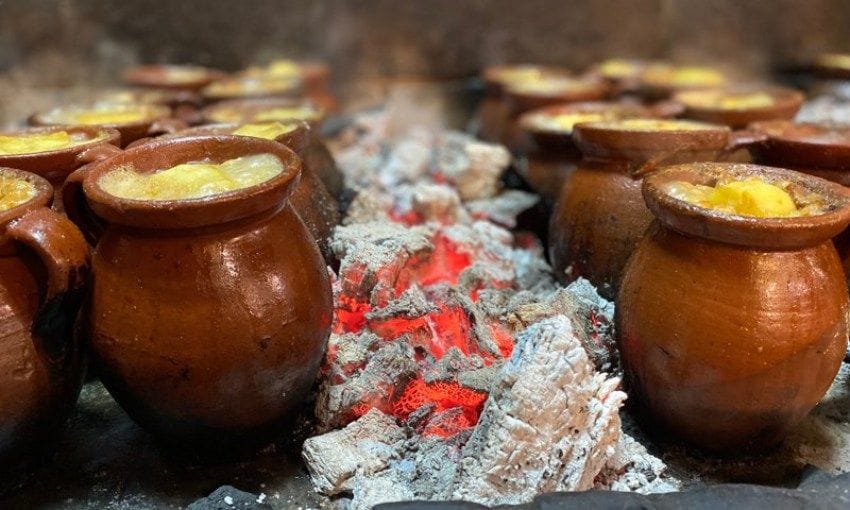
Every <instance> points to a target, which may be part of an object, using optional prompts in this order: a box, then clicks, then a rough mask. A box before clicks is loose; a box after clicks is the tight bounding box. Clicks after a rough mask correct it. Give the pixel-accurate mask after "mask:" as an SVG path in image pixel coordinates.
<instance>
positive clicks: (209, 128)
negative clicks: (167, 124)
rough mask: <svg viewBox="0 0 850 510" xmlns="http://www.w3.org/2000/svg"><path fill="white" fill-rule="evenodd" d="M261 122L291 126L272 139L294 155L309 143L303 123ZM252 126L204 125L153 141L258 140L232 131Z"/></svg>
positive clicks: (307, 133) (162, 136)
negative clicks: (225, 137)
mask: <svg viewBox="0 0 850 510" xmlns="http://www.w3.org/2000/svg"><path fill="white" fill-rule="evenodd" d="M262 122H281V123H282V124H292V125H293V126H294V127H293V128H292V129H291V130H289V131H286V132H285V133H281V134H279V135H278V136H276V137H275V138H274V140H272V141H274V142H277V143H282V144H283V145H286V146H287V147H289V148H290V149H292V150H293V151H294V152H295V153H300V152H301V151H303V150H304V149H306V148H307V146H308V145H309V143H310V133H311V131H312V130H311V128H310V125H309V124H308V123H307V122H305V121H303V120H299V121H293V122H285V121H262ZM247 124H254V123H253V122H242V123H226V122H222V123H218V124H204V125H202V126H193V127H190V128H186V129H182V130H180V131H178V132H176V133H171V134H167V135H161V136H159V137H157V138H154V139H152V140H150V141H153V140H161V139H175V138H191V137H197V136H207V135H228V136H242V137H246V138H259V137H256V136H250V135H235V134H233V131H235V130H236V129H239V128H240V127H242V126H244V125H247ZM260 139H262V140H268V138H260Z"/></svg>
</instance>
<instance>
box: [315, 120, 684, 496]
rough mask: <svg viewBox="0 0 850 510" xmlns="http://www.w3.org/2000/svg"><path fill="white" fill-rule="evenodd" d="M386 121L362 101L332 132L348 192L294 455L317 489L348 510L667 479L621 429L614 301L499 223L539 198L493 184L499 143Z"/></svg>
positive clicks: (642, 487)
mask: <svg viewBox="0 0 850 510" xmlns="http://www.w3.org/2000/svg"><path fill="white" fill-rule="evenodd" d="M389 125H390V123H389V121H388V117H387V115H386V114H384V113H382V112H378V113H372V114H368V115H363V116H361V117H359V118H357V119H356V121H355V123H354V124H353V125H352V126H351V127H349V128H348V129H347V130H346V131H345V132H343V133H342V134H341V135H340V136H339V137H338V138H337V139H336V140H335V143H334V144H333V145H332V147H333V150H334V155H335V158H336V159H337V163H338V164H339V166H340V169H341V170H342V172H343V174H344V175H345V177H346V179H347V183H348V185H349V186H350V187H352V188H353V189H355V190H356V191H357V194H356V197H355V198H354V199H353V201H352V203H351V205H350V207H349V210H348V214H347V216H346V219H345V220H344V222H343V225H342V226H340V227H338V228H337V230H336V232H335V235H334V238H333V241H332V247H333V250H334V253H335V254H336V256H337V257H338V258H339V260H340V261H341V262H340V268H339V271H338V275H337V277H336V279H335V282H334V300H335V317H334V331H333V334H332V335H331V339H330V342H329V347H328V352H327V355H326V359H325V361H324V365H323V369H322V375H321V381H320V390H319V395H318V397H317V403H316V408H315V414H316V418H317V421H318V424H319V432H320V434H319V435H317V436H314V437H311V438H309V439H307V440H306V441H305V443H304V446H303V451H302V456H303V458H304V460H305V462H306V464H307V467H308V470H309V472H310V476H311V479H312V481H313V484H314V486H315V488H316V490H317V491H318V492H320V493H322V494H324V495H326V496H328V497H329V498H332V499H334V500H335V501H337V502H338V504H339V505H340V506H341V507H344V508H351V509H355V510H359V509H366V508H371V507H372V506H373V505H375V504H378V503H385V502H393V501H406V500H414V499H417V500H445V499H455V500H467V501H472V502H477V503H483V504H513V503H523V502H528V501H530V500H531V499H532V498H533V497H534V496H536V495H537V494H540V493H543V492H550V491H577V490H587V489H592V488H603V489H612V490H626V491H639V492H664V491H670V490H675V489H676V488H677V482H676V481H675V480H674V479H672V478H670V477H669V476H667V475H666V474H665V469H666V467H665V465H664V464H663V462H661V461H660V460H659V459H658V458H656V457H653V456H652V455H650V454H649V453H648V452H647V451H646V449H645V448H644V447H643V446H641V445H640V444H639V443H638V442H636V441H635V440H634V439H632V438H631V437H630V436H628V435H627V434H625V433H624V432H623V430H622V427H621V422H620V416H619V411H620V408H621V406H622V405H623V402H624V400H625V398H626V395H625V394H624V393H623V392H622V391H620V390H619V387H620V379H619V377H618V375H617V359H616V349H615V346H614V340H613V337H612V323H613V311H614V309H613V305H612V304H611V303H610V302H607V301H605V300H604V299H602V298H600V297H599V296H598V295H597V294H596V290H595V289H594V288H593V286H592V285H590V284H589V283H588V282H586V281H577V282H575V283H573V284H572V285H570V286H568V287H566V288H562V287H559V286H558V285H557V284H556V282H555V280H554V278H553V275H552V273H551V269H550V267H549V266H548V264H547V263H546V262H545V259H544V257H543V251H542V247H541V246H540V244H539V242H538V241H537V239H536V238H535V237H534V236H531V235H528V234H523V233H514V232H512V231H511V229H512V228H513V227H514V226H515V224H516V217H517V215H518V214H520V213H521V212H522V211H523V210H525V209H527V208H529V207H531V206H532V205H534V204H535V202H536V201H537V199H538V198H537V196H536V195H532V194H529V193H525V192H522V191H517V190H502V189H500V185H499V182H500V181H499V177H500V175H501V174H502V172H503V171H504V170H505V168H506V167H507V166H508V165H509V164H510V155H509V153H508V152H507V151H506V150H505V149H504V148H503V147H501V146H497V145H491V144H485V143H482V142H479V141H476V140H475V139H473V138H470V137H468V136H467V135H465V134H462V133H457V132H449V131H440V130H428V129H424V128H423V129H415V128H414V129H407V130H405V131H404V132H403V133H401V134H396V133H391V132H390V129H389Z"/></svg>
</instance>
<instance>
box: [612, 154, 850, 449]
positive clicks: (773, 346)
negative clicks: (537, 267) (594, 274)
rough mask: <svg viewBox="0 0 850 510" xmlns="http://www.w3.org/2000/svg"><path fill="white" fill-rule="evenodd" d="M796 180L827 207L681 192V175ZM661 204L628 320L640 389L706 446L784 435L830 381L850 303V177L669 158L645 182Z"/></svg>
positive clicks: (665, 420) (765, 441)
mask: <svg viewBox="0 0 850 510" xmlns="http://www.w3.org/2000/svg"><path fill="white" fill-rule="evenodd" d="M753 176H754V177H758V178H761V179H765V180H767V181H768V182H781V181H784V182H790V183H792V186H793V187H794V188H796V189H797V190H799V192H800V195H801V196H804V195H806V194H808V193H815V194H817V195H818V196H820V197H823V199H824V202H825V205H826V212H825V213H823V214H820V215H816V216H803V217H795V218H752V217H742V216H736V215H730V214H724V213H721V212H718V211H712V210H709V209H704V208H702V207H699V206H695V205H691V204H689V203H687V202H684V201H681V200H677V199H674V198H672V197H671V196H670V195H669V194H667V193H666V192H665V191H664V189H663V186H664V184H665V183H667V182H670V181H686V182H691V183H699V184H706V185H713V184H714V183H715V182H716V181H717V180H718V179H722V178H728V177H731V178H735V179H737V178H747V177H753ZM643 194H644V197H645V198H646V203H647V205H648V206H649V209H650V210H651V211H652V213H653V215H654V216H655V218H656V221H655V222H654V223H653V225H652V227H650V229H649V231H648V233H647V235H646V237H644V238H643V239H642V240H641V241H640V243H639V244H638V246H637V249H636V250H635V253H634V256H633V257H632V258H631V260H630V261H629V264H628V266H627V268H626V270H625V275H624V278H623V282H622V286H621V288H620V293H619V296H618V298H617V307H616V309H617V318H616V322H617V332H618V336H619V344H620V353H621V356H622V363H623V367H624V369H625V374H626V378H627V382H628V384H629V387H630V388H631V391H630V395H631V396H633V397H634V398H635V399H637V400H638V401H639V402H640V403H641V404H642V406H643V407H644V409H645V410H646V411H648V415H649V417H651V418H652V419H654V421H656V422H657V423H658V424H660V425H661V426H663V427H664V428H665V429H667V430H669V431H672V432H673V433H675V434H676V435H678V436H680V437H681V438H684V439H685V440H687V441H689V442H691V443H692V444H694V445H697V446H699V447H701V448H704V449H707V450H712V451H720V452H731V453H736V452H740V451H743V450H758V449H763V448H767V447H770V446H772V445H775V444H776V443H778V442H779V441H781V440H782V438H783V437H784V436H785V435H786V433H787V432H788V431H789V430H790V429H791V428H792V427H793V426H794V425H795V424H796V423H798V422H799V421H800V420H801V419H802V418H803V417H804V416H805V415H806V414H807V413H808V412H809V411H810V410H811V409H812V408H813V407H814V406H815V405H816V404H817V403H818V401H819V400H820V398H821V397H822V396H823V395H824V393H825V392H826V391H827V389H828V388H829V386H830V384H831V383H832V381H833V379H834V378H835V375H836V373H837V372H838V369H839V366H840V365H841V360H842V359H843V357H844V353H845V350H846V347H847V334H848V324H847V316H848V311H850V304H848V295H847V288H846V286H845V283H844V275H843V274H842V271H841V263H840V261H839V259H838V255H837V254H836V252H835V248H834V247H833V245H832V243H831V242H830V239H831V238H832V237H833V236H835V235H836V234H837V233H838V232H840V231H841V230H843V229H844V228H845V227H846V226H847V224H848V223H850V191H848V190H846V189H844V188H842V187H840V186H838V185H836V184H833V183H830V182H828V181H825V180H823V179H818V178H816V177H812V176H808V175H804V174H800V173H798V172H793V171H790V170H784V169H777V168H768V167H761V166H756V165H732V164H711V163H704V164H693V165H681V166H675V167H668V168H666V169H663V170H661V171H659V172H657V173H655V174H653V175H651V176H649V177H647V178H646V179H645V181H644V184H643Z"/></svg>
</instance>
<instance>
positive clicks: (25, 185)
mask: <svg viewBox="0 0 850 510" xmlns="http://www.w3.org/2000/svg"><path fill="white" fill-rule="evenodd" d="M37 193H38V190H37V189H36V187H35V185H34V184H33V183H31V182H29V181H28V180H26V179H21V178H20V177H15V176H12V175H5V174H0V211H8V210H9V209H12V208H13V207H17V206H19V205H21V204H25V203H27V202H29V201H30V200H32V198H33V197H34V196H35V195H36V194H37Z"/></svg>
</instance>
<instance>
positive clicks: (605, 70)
mask: <svg viewBox="0 0 850 510" xmlns="http://www.w3.org/2000/svg"><path fill="white" fill-rule="evenodd" d="M661 64H662V63H661V62H657V61H651V60H641V59H637V58H609V59H607V60H603V61H602V62H599V63H598V64H596V65H595V66H593V68H592V71H591V72H592V73H594V74H597V75H599V76H601V77H603V78H605V79H606V80H611V81H622V80H633V79H636V78H639V77H640V75H641V73H643V71H644V70H645V69H646V68H647V67H649V66H652V65H656V66H657V65H661Z"/></svg>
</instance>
